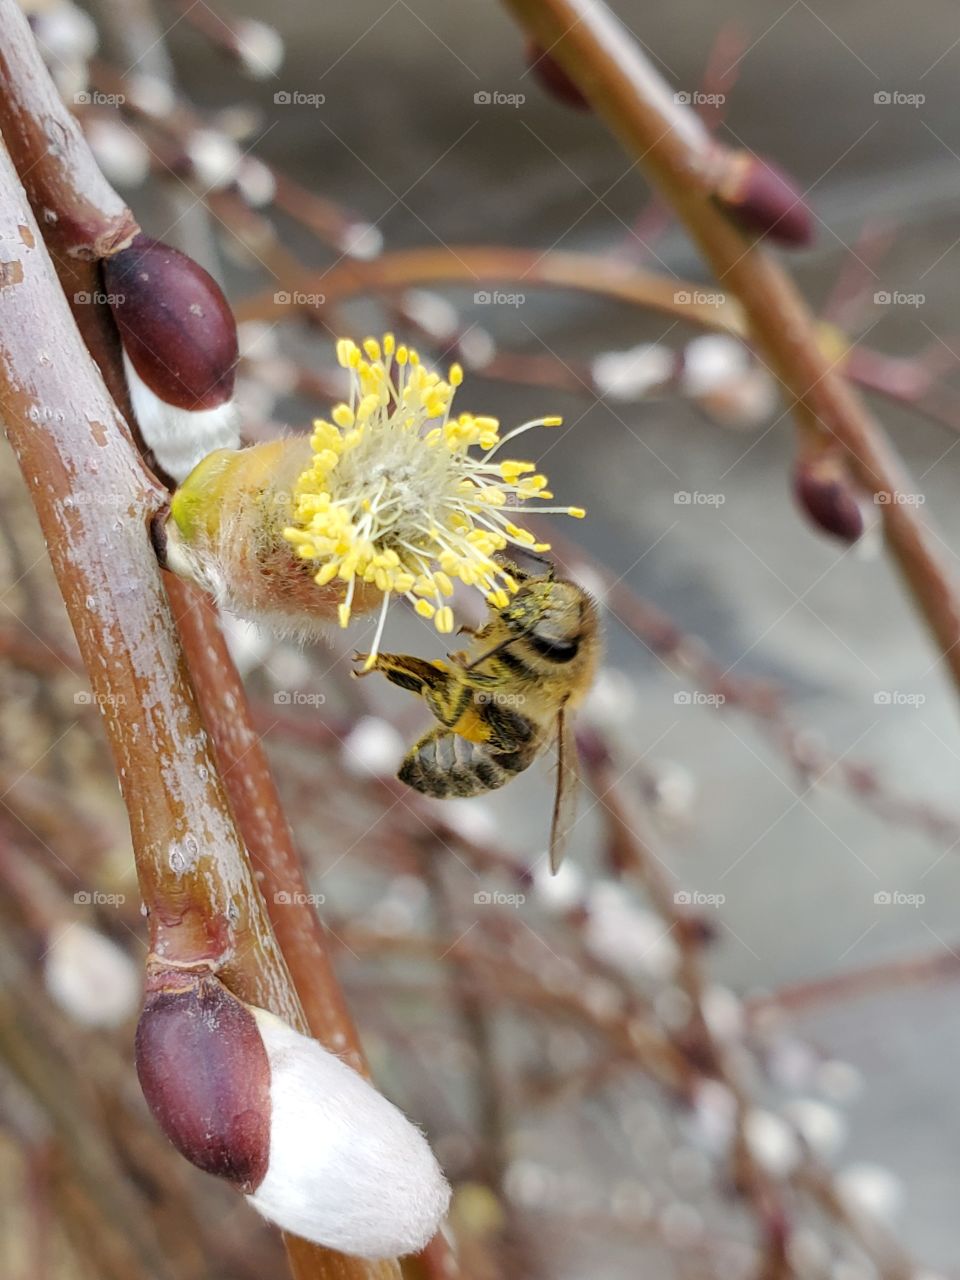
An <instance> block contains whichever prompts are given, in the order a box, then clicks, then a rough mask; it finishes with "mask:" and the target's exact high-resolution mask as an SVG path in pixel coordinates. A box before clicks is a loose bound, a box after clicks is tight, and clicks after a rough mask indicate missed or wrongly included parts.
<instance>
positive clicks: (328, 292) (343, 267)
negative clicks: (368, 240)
mask: <svg viewBox="0 0 960 1280" xmlns="http://www.w3.org/2000/svg"><path fill="white" fill-rule="evenodd" d="M504 282H510V283H511V284H513V285H522V284H529V285H537V286H550V287H552V288H557V289H579V290H581V291H583V292H586V293H595V294H599V295H601V296H602V297H605V298H612V299H615V300H618V301H621V302H628V303H632V304H633V305H637V304H639V305H641V306H645V307H649V308H650V309H651V310H653V311H660V312H663V313H664V314H665V315H669V316H672V317H673V318H674V319H680V320H687V321H689V322H690V323H691V324H697V325H701V326H702V327H704V328H706V329H718V330H720V331H722V332H724V333H732V334H735V335H738V336H741V337H742V336H745V334H746V326H745V322H744V320H743V317H742V313H741V311H740V308H739V307H738V306H737V304H736V303H735V302H731V301H728V300H724V299H723V298H722V297H721V296H720V295H718V300H717V305H712V304H710V303H697V302H694V301H692V298H693V297H694V296H695V295H696V293H697V292H698V291H700V292H702V290H700V289H699V286H697V285H694V284H689V283H687V282H685V281H683V280H676V279H670V278H668V277H666V276H664V275H662V274H658V273H657V272H655V271H643V270H641V269H639V268H636V267H633V268H626V269H625V268H624V266H623V264H622V263H618V262H612V261H609V260H607V259H604V258H600V257H597V255H595V254H590V253H560V252H549V253H545V252H543V251H542V250H537V249H514V248H510V247H506V246H501V245H493V246H486V245H455V246H452V247H448V248H430V249H403V250H398V251H397V252H395V253H385V254H382V255H381V256H380V257H379V258H374V259H373V260H372V261H370V262H355V261H352V260H344V261H342V262H339V263H338V264H337V265H336V266H334V267H331V268H329V269H327V270H325V271H315V272H313V273H308V274H306V275H305V276H304V278H303V279H302V280H301V282H300V284H299V286H298V287H299V288H300V289H302V291H303V292H304V293H305V294H309V293H311V292H316V293H319V294H322V295H323V297H324V299H325V303H326V305H328V306H329V305H332V304H334V303H337V302H342V301H344V300H345V299H347V298H352V297H354V296H355V295H357V294H364V293H378V292H389V291H391V290H398V289H407V288H409V287H410V286H411V285H421V284H428V283H431V284H469V285H471V286H473V287H476V286H477V285H481V284H500V283H504ZM684 294H686V295H687V298H688V299H690V300H685V299H684ZM289 314H290V307H289V305H288V304H283V303H278V302H276V301H275V300H274V294H273V291H272V290H264V292H263V293H260V294H256V295H254V296H253V297H251V298H248V299H246V300H245V301H244V302H241V303H240V305H239V306H238V307H237V318H238V319H239V320H255V319H256V320H262V319H265V318H268V317H270V316H275V315H284V316H289Z"/></svg>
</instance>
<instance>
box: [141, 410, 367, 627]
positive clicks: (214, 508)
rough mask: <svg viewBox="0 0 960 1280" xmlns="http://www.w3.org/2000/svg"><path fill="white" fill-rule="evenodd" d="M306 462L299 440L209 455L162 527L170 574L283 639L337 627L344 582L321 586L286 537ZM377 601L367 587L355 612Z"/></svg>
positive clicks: (357, 598)
mask: <svg viewBox="0 0 960 1280" xmlns="http://www.w3.org/2000/svg"><path fill="white" fill-rule="evenodd" d="M309 457H310V442H309V440H308V439H307V438H306V437H304V436H300V437H291V438H288V439H285V440H271V441H269V442H267V443H265V444H258V445H252V446H251V447H250V448H247V449H220V450H217V451H216V452H215V453H211V454H209V455H208V456H207V457H205V458H204V459H203V460H202V461H201V462H200V463H199V464H198V465H197V466H196V467H194V469H193V470H192V471H191V472H190V474H189V475H188V476H187V477H186V479H185V480H184V482H183V484H181V485H180V487H179V488H178V489H177V490H176V492H175V493H174V495H173V498H172V500H171V503H170V518H169V519H168V520H167V523H166V548H165V554H166V562H167V567H168V568H169V569H171V570H172V571H173V572H174V573H177V574H179V575H180V576H181V577H185V578H191V579H193V581H195V582H197V583H199V585H200V586H202V587H203V588H204V589H205V590H206V591H209V592H210V593H211V595H213V596H214V598H215V599H216V601H217V603H218V604H219V605H220V606H222V607H223V608H225V609H229V610H230V611H231V612H232V613H235V614H237V615H238V616H239V617H241V618H246V619H248V620H249V621H252V622H256V623H257V624H258V625H260V626H266V627H269V628H270V629H271V630H273V631H274V632H276V633H277V634H279V635H297V636H310V635H314V634H316V633H317V632H318V631H320V630H321V629H322V628H323V627H324V626H325V625H326V624H328V623H330V622H331V621H335V620H336V617H337V607H338V605H339V603H340V601H341V600H342V599H343V583H342V582H340V581H338V580H337V579H334V580H333V581H332V582H330V583H328V584H327V585H326V586H323V587H321V586H318V585H317V583H316V581H315V580H314V579H315V574H316V569H315V568H313V567H311V565H310V564H309V563H308V562H307V561H306V560H304V559H302V558H301V557H299V556H297V554H296V551H295V549H294V548H293V547H292V546H291V544H290V542H289V541H287V539H285V538H284V536H283V530H284V529H285V528H286V527H287V526H288V525H289V524H290V522H291V520H292V519H293V490H294V487H295V485H296V481H297V476H298V475H299V474H300V472H301V471H302V470H303V468H304V467H305V466H306V464H307V461H308V459H309ZM375 601H376V593H375V592H373V591H372V590H371V589H370V588H369V586H368V585H367V584H362V585H360V586H358V588H357V591H356V592H355V595H354V602H353V608H354V612H355V613H363V612H364V611H365V610H366V609H368V608H370V607H371V606H372V605H373V604H374V603H375Z"/></svg>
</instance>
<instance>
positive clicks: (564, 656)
mask: <svg viewBox="0 0 960 1280" xmlns="http://www.w3.org/2000/svg"><path fill="white" fill-rule="evenodd" d="M530 644H531V645H532V646H533V648H534V649H536V651H537V653H539V654H540V656H541V657H543V658H549V659H550V660H551V661H552V662H571V661H572V660H573V659H574V658H575V657H576V656H577V653H578V652H579V650H580V640H579V639H578V638H577V637H574V638H573V639H572V640H548V639H547V638H546V637H545V636H540V635H537V633H536V632H534V633H533V634H532V635H531V636H530Z"/></svg>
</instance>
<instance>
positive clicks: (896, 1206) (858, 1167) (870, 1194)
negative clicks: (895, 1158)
mask: <svg viewBox="0 0 960 1280" xmlns="http://www.w3.org/2000/svg"><path fill="white" fill-rule="evenodd" d="M837 1190H838V1191H839V1193H840V1195H841V1196H842V1197H843V1199H844V1201H845V1202H846V1203H847V1205H849V1207H850V1208H851V1209H853V1210H854V1211H856V1212H859V1213H864V1214H867V1215H868V1216H869V1217H871V1218H876V1219H877V1221H878V1222H883V1223H889V1222H890V1220H891V1219H892V1218H893V1217H895V1216H896V1214H897V1213H899V1211H900V1209H901V1208H902V1207H903V1199H904V1193H903V1183H902V1182H901V1181H900V1179H899V1178H898V1177H897V1176H896V1174H894V1173H891V1172H890V1170H889V1169H885V1168H884V1167H883V1165H879V1164H869V1163H867V1162H864V1163H862V1164H851V1165H848V1166H847V1167H846V1169H842V1170H841V1171H840V1172H839V1173H838V1174H837Z"/></svg>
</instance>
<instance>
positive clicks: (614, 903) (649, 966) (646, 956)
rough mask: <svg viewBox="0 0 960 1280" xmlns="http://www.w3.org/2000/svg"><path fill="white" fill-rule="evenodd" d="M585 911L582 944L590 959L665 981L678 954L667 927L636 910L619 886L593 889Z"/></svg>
mask: <svg viewBox="0 0 960 1280" xmlns="http://www.w3.org/2000/svg"><path fill="white" fill-rule="evenodd" d="M587 908H588V912H589V914H588V917H587V923H586V927H585V930H584V942H585V944H586V947H587V950H588V951H589V952H590V954H591V955H593V956H595V957H596V958H597V959H598V960H600V961H602V962H603V963H604V964H609V965H612V966H613V967H614V968H617V969H619V970H620V971H621V972H622V973H627V974H634V975H635V974H637V973H647V974H650V975H651V976H653V977H667V976H668V975H669V974H671V973H672V972H673V971H674V969H675V968H676V964H677V959H678V956H679V953H678V950H677V945H676V943H675V942H674V941H673V939H672V938H671V937H670V928H669V926H668V925H666V924H664V922H663V920H661V918H660V917H659V916H657V915H654V914H653V912H651V911H646V910H644V909H643V908H642V907H638V906H636V905H635V904H634V902H633V901H632V900H631V898H630V896H629V895H628V894H627V893H626V892H625V890H624V889H623V888H621V886H620V885H618V884H614V883H612V882H607V883H603V882H601V883H599V884H597V885H594V886H593V888H592V889H591V890H590V893H589V895H588V898H587Z"/></svg>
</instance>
